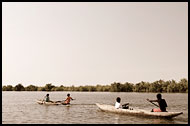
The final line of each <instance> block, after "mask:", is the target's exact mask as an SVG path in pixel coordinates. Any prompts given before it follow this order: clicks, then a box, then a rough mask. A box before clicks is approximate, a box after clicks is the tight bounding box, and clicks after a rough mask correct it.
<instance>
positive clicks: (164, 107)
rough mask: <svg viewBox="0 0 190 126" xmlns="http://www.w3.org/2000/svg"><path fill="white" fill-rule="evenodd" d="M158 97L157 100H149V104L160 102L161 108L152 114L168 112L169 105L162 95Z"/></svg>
mask: <svg viewBox="0 0 190 126" xmlns="http://www.w3.org/2000/svg"><path fill="white" fill-rule="evenodd" d="M156 97H157V100H149V99H147V100H148V101H149V102H158V104H159V108H154V109H152V112H167V111H166V107H167V103H166V101H165V99H162V95H161V94H157V96H156Z"/></svg>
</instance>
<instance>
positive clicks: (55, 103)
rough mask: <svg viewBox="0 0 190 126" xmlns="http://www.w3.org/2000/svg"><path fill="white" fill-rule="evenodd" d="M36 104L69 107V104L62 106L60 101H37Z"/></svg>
mask: <svg viewBox="0 0 190 126" xmlns="http://www.w3.org/2000/svg"><path fill="white" fill-rule="evenodd" d="M36 102H37V103H38V104H41V105H65V106H70V104H64V103H62V102H61V101H57V102H56V101H54V102H46V101H43V100H41V99H39V100H37V101H36Z"/></svg>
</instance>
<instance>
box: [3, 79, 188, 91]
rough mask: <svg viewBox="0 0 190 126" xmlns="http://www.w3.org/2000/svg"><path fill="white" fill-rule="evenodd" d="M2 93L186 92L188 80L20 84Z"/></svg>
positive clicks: (7, 88)
mask: <svg viewBox="0 0 190 126" xmlns="http://www.w3.org/2000/svg"><path fill="white" fill-rule="evenodd" d="M2 90H3V91H100V92H173V93H174V92H186V93H187V92H188V80H187V79H185V78H183V79H181V80H180V81H179V82H176V81H175V80H171V81H170V80H169V81H163V80H159V81H155V82H152V83H149V82H143V81H141V82H139V83H136V84H132V83H128V82H126V83H124V84H122V83H116V82H114V83H112V84H110V85H96V86H90V85H86V86H77V87H75V86H73V85H72V86H63V85H61V86H54V85H52V84H51V83H49V84H46V85H45V86H44V87H38V86H34V85H29V86H27V87H24V86H23V85H22V84H17V85H16V86H15V87H13V86H12V85H7V86H3V87H2Z"/></svg>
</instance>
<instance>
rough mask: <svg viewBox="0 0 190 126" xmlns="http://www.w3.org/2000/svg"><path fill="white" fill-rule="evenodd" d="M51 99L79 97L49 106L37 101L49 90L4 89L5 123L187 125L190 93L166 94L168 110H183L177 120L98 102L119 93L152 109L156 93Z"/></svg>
mask: <svg viewBox="0 0 190 126" xmlns="http://www.w3.org/2000/svg"><path fill="white" fill-rule="evenodd" d="M48 93H49V94H50V99H51V100H62V99H65V98H66V95H67V93H70V94H71V97H73V98H76V100H74V101H71V104H72V105H71V106H70V107H66V106H64V105H58V106H53V105H51V106H46V105H39V104H37V103H36V99H42V98H43V97H44V96H45V95H46V94H47V92H13V91H12V92H8V91H3V92H2V123H3V124H10V123H12V124H28V123H29V124H49V123H51V124H81V123H82V124H92V123H93V124H99V123H101V124H187V123H188V94H187V93H185V94H183V93H171V94H169V93H163V94H162V96H163V98H164V99H166V101H167V104H168V108H167V110H168V111H175V112H177V111H182V112H183V114H182V115H179V116H177V117H174V118H173V119H159V118H147V117H140V116H131V115H121V114H114V113H107V112H102V111H100V110H99V109H98V108H97V106H96V105H95V103H105V104H112V105H114V103H115V98H116V97H117V96H119V97H121V103H126V102H129V103H130V106H131V107H134V108H140V109H146V110H151V109H152V108H154V105H152V104H151V103H149V102H147V101H146V98H149V99H155V98H156V93H123V92H122V93H116V92H48Z"/></svg>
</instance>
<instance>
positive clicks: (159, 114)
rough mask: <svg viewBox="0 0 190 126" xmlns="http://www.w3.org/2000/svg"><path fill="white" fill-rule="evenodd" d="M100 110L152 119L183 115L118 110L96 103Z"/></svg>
mask: <svg viewBox="0 0 190 126" xmlns="http://www.w3.org/2000/svg"><path fill="white" fill-rule="evenodd" d="M96 105H97V106H98V108H99V109H100V110H102V111H106V112H114V113H121V114H130V115H141V116H152V117H164V118H172V117H175V116H178V115H181V114H183V112H150V111H147V110H143V109H134V108H133V109H122V108H119V109H116V108H115V107H114V106H113V105H105V104H99V103H96Z"/></svg>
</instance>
